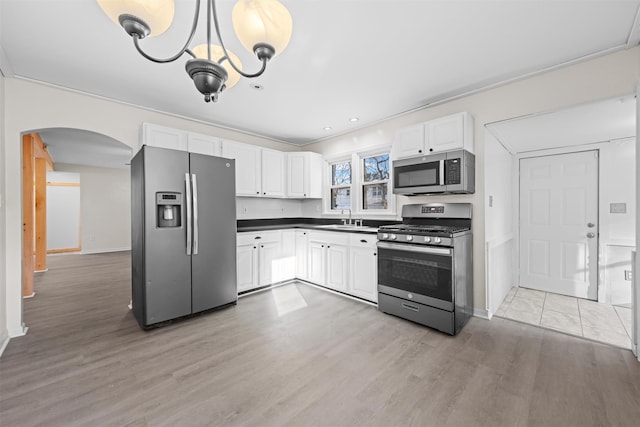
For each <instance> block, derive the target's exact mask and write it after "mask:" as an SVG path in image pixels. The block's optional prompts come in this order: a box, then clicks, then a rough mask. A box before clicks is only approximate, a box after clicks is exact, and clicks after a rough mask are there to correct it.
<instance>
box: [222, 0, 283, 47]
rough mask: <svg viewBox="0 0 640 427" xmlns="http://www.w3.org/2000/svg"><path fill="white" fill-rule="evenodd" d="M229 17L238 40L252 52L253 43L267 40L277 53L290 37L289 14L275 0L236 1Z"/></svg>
mask: <svg viewBox="0 0 640 427" xmlns="http://www.w3.org/2000/svg"><path fill="white" fill-rule="evenodd" d="M232 20H233V28H234V29H235V31H236V35H237V36H238V39H240V42H241V43H242V45H243V46H244V47H245V48H246V49H247V50H248V51H249V52H252V53H253V47H254V46H255V45H256V44H258V43H268V44H270V45H271V46H273V48H274V49H275V51H276V53H275V54H276V55H278V54H280V53H282V51H284V49H285V48H286V47H287V45H288V44H289V40H290V39H291V32H292V31H293V20H292V19H291V14H290V13H289V11H288V10H287V8H286V7H284V5H283V4H282V3H280V2H279V1H278V0H239V1H238V3H236V5H235V6H234V7H233V12H232Z"/></svg>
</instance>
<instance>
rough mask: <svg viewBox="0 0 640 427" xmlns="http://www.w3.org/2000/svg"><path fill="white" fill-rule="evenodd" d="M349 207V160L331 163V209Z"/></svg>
mask: <svg viewBox="0 0 640 427" xmlns="http://www.w3.org/2000/svg"><path fill="white" fill-rule="evenodd" d="M342 209H351V161H349V160H346V161H341V162H335V163H332V164H331V210H342Z"/></svg>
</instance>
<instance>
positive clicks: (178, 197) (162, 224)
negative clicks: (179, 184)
mask: <svg viewBox="0 0 640 427" xmlns="http://www.w3.org/2000/svg"><path fill="white" fill-rule="evenodd" d="M156 217H157V219H158V223H157V225H158V228H167V227H180V225H181V222H180V221H181V218H182V194H180V193H168V192H165V193H156Z"/></svg>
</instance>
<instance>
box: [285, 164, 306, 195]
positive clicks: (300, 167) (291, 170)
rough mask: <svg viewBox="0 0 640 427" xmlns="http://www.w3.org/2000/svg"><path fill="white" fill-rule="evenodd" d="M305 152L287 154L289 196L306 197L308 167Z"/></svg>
mask: <svg viewBox="0 0 640 427" xmlns="http://www.w3.org/2000/svg"><path fill="white" fill-rule="evenodd" d="M306 163H307V158H306V155H305V153H288V154H287V172H288V173H287V197H296V198H303V197H306V196H307V195H306V193H305V192H306V188H305V187H306V186H307V185H306V184H308V182H307V181H308V178H307V175H308V173H306V172H307V170H308V168H307V167H306Z"/></svg>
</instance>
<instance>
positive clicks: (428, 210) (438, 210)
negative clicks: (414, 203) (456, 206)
mask: <svg viewBox="0 0 640 427" xmlns="http://www.w3.org/2000/svg"><path fill="white" fill-rule="evenodd" d="M420 213H423V214H442V213H444V206H421V207H420Z"/></svg>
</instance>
